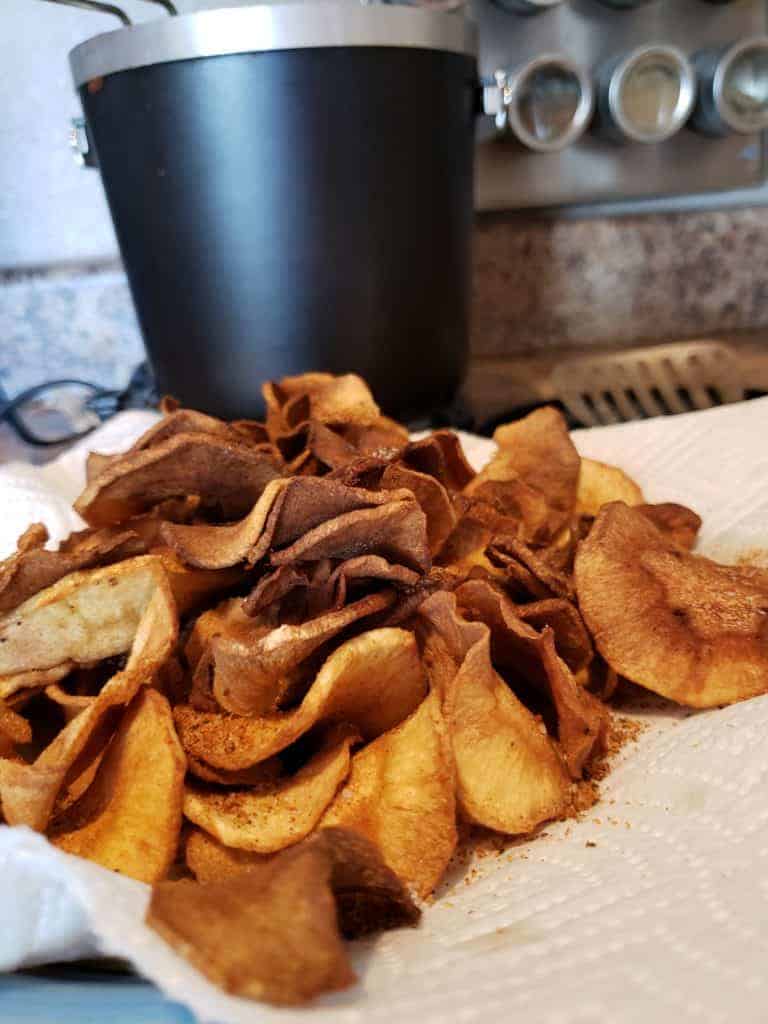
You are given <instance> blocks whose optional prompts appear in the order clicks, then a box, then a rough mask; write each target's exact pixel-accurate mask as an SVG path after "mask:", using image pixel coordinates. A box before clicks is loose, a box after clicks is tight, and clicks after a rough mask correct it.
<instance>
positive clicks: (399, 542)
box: [270, 491, 431, 572]
mask: <svg viewBox="0 0 768 1024" xmlns="http://www.w3.org/2000/svg"><path fill="white" fill-rule="evenodd" d="M385 493H387V494H389V495H390V496H391V498H392V500H391V501H389V502H387V504H385V505H381V506H380V507H379V508H370V509H360V510H359V511H357V512H348V513H346V515H341V516H337V517H336V518H335V519H331V520H329V521H328V522H326V523H323V524H322V525H321V526H317V527H315V529H314V530H310V531H309V532H308V533H305V534H304V536H303V537H301V538H300V539H299V540H297V541H295V542H294V543H293V544H291V545H290V547H287V548H283V550H282V551H274V552H272V554H271V555H270V562H271V563H272V565H289V564H290V563H291V562H310V561H316V560H318V559H320V558H340V559H346V558H353V557H354V556H355V555H359V554H362V553H366V554H375V555H380V556H382V557H383V558H385V559H387V561H389V562H396V563H398V564H400V565H405V566H406V567H407V568H410V569H416V570H417V571H420V572H426V571H427V570H428V569H429V567H430V564H431V559H430V555H429V545H428V543H427V520H426V516H425V515H424V513H423V512H422V510H421V507H420V506H419V504H418V502H417V501H416V500H415V499H414V497H413V495H412V494H411V493H410V492H409V491H389V492H385Z"/></svg>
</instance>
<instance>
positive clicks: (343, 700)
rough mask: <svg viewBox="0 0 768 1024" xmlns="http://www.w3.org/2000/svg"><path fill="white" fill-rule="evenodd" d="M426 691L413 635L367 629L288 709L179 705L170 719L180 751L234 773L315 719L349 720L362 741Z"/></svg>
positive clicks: (336, 654) (333, 658)
mask: <svg viewBox="0 0 768 1024" xmlns="http://www.w3.org/2000/svg"><path fill="white" fill-rule="evenodd" d="M425 690H426V680H425V677H424V670H423V668H422V665H421V659H420V658H419V651H418V647H417V646H416V641H415V639H414V636H413V634H412V633H409V632H407V631H406V630H403V629H373V630H370V631H369V632H367V633H363V634H362V635H360V636H357V637H354V638H353V639H352V640H347V641H346V643H343V644H342V645H341V646H340V647H339V648H337V649H336V650H335V651H334V652H333V654H331V655H330V656H329V657H328V658H327V659H326V661H325V662H324V664H323V667H322V668H321V669H320V671H319V673H318V674H317V677H316V678H315V681H314V683H313V684H312V686H311V688H310V690H309V692H308V693H307V695H306V696H305V698H304V700H303V701H302V702H301V704H300V705H299V706H298V707H297V708H296V709H295V710H293V711H287V712H283V713H281V714H275V715H265V716H262V717H258V716H251V717H244V716H240V715H230V714H223V713H216V712H205V711H197V710H195V708H193V707H190V706H188V705H180V706H179V707H177V708H176V709H175V711H174V716H175V720H176V728H177V729H178V732H179V737H180V739H181V743H182V746H183V747H184V749H185V750H186V751H188V752H189V753H190V754H191V755H192V756H193V757H196V758H198V759H199V760H201V761H205V762H206V763H208V764H211V765H213V766H214V767H216V768H225V769H227V770H229V771H237V770H239V769H242V768H248V767H250V766H251V765H253V764H257V763H258V762H259V761H263V760H265V759H266V758H268V757H271V756H272V755H273V754H277V753H279V752H280V751H281V750H285V748H286V747H288V746H289V745H290V744H291V743H293V742H294V741H295V740H297V739H298V738H299V737H300V736H302V735H303V734H304V733H305V732H308V731H309V729H311V728H312V727H313V726H314V725H317V724H318V723H320V722H348V723H350V724H351V725H354V726H355V728H356V729H357V730H358V731H359V732H360V735H361V736H362V737H363V739H365V740H369V739H372V738H374V737H375V736H378V735H380V734H381V733H382V732H386V731H387V729H391V728H392V727H393V726H395V725H397V724H398V723H399V722H401V721H402V720H403V719H404V718H406V717H407V715H409V714H410V713H411V711H413V709H414V708H415V707H416V706H417V705H418V704H419V703H420V702H421V700H422V698H423V696H424V693H425Z"/></svg>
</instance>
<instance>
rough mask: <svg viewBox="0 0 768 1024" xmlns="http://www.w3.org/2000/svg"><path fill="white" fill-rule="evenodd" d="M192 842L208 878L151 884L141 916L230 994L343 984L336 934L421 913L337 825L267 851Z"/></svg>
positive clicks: (308, 990) (299, 997)
mask: <svg viewBox="0 0 768 1024" xmlns="http://www.w3.org/2000/svg"><path fill="white" fill-rule="evenodd" d="M191 840H192V842H191V845H192V850H191V857H190V850H189V847H188V850H187V857H188V859H190V860H191V862H192V863H193V864H194V863H195V862H197V863H198V865H200V866H201V870H200V873H201V874H202V875H206V876H207V877H208V878H209V879H210V880H209V881H207V882H206V883H204V884H203V883H201V882H191V881H186V880H185V881H182V882H163V883H161V884H160V885H157V886H155V888H154V890H153V893H152V899H151V902H150V905H149V910H148V912H147V923H148V924H149V925H150V926H151V927H153V928H154V929H155V930H156V931H157V932H158V933H159V934H160V935H162V936H163V938H164V939H165V940H166V941H167V942H168V943H169V944H170V945H171V946H172V947H173V948H174V949H175V950H176V951H177V952H178V953H180V954H181V955H182V956H184V957H185V958H186V959H187V960H189V961H190V962H191V963H192V964H194V965H195V966H196V967H197V968H198V969H199V970H201V971H202V972H203V973H204V974H205V975H206V976H207V977H208V978H210V979H211V980H212V981H214V982H215V983H216V984H217V985H220V986H221V987H222V988H224V989H226V990H227V991H229V992H233V993H234V994H236V995H242V996H246V997H248V998H251V999H264V1000H267V1001H268V1002H272V1003H277V1004H284V1005H286V1004H287V1005H290V1004H295V1003H301V1002H305V1001H307V1000H309V999H312V998H313V997H314V996H316V995H319V994H320V993H321V992H329V991H333V990H334V989H339V988H345V987H346V986H347V985H350V984H352V983H353V981H354V980H355V976H354V973H353V972H352V968H351V966H350V964H349V961H348V960H347V956H346V952H345V949H344V946H343V943H342V941H341V934H343V935H345V936H346V937H347V938H355V937H357V936H360V935H365V934H367V933H368V932H371V931H379V930H381V929H384V928H396V927H400V926H402V925H414V924H416V923H417V922H418V920H419V917H420V913H419V910H418V908H417V907H416V906H415V905H414V903H413V901H412V900H411V898H410V897H409V895H408V893H407V892H406V890H405V888H404V886H403V884H402V883H401V882H400V880H399V879H398V878H397V876H396V875H395V874H394V873H393V872H392V871H391V870H390V869H389V868H387V866H386V865H385V864H384V863H383V861H382V859H381V856H380V854H379V852H378V851H377V850H376V848H375V847H374V846H373V845H372V844H371V843H369V842H368V841H367V840H366V839H364V838H363V837H361V836H358V835H353V834H352V833H350V832H348V831H346V830H345V829H340V828H327V829H321V830H320V831H319V832H318V833H317V834H316V835H314V836H312V837H311V838H309V839H307V840H305V841H304V842H303V843H300V844H299V845H298V846H296V847H294V848H292V849H289V850H285V851H284V852H282V853H280V854H278V855H276V856H274V857H271V858H268V859H256V858H255V857H254V856H253V855H249V856H248V858H247V859H246V858H245V857H242V856H241V857H240V858H239V859H236V858H235V857H233V856H230V855H228V854H227V853H225V852H224V850H223V849H220V850H219V851H218V852H216V851H214V852H213V855H212V854H211V852H210V851H209V850H208V849H206V848H205V842H204V841H203V843H201V842H200V841H195V838H194V835H193V837H191ZM217 871H220V872H221V874H222V875H223V876H224V877H223V879H222V880H217V879H216V872H217ZM340 933H341V934H340Z"/></svg>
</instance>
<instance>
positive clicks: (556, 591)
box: [486, 536, 574, 601]
mask: <svg viewBox="0 0 768 1024" xmlns="http://www.w3.org/2000/svg"><path fill="white" fill-rule="evenodd" d="M486 555H487V557H488V560H489V561H490V562H491V563H492V564H493V565H494V566H497V567H498V568H500V569H503V570H504V572H505V573H506V576H507V582H508V585H509V589H510V590H511V591H512V592H513V593H515V594H518V593H519V594H521V596H523V597H526V598H528V599H530V598H535V599H536V600H540V601H541V600H544V599H546V598H550V597H560V598H565V599H566V600H572V599H573V596H574V594H573V584H572V583H571V580H570V577H569V576H568V575H567V574H566V573H564V572H560V570H558V569H555V568H553V566H552V565H550V563H549V562H548V561H547V560H546V558H544V557H543V555H541V554H540V553H539V552H538V551H534V550H533V548H530V547H528V545H527V544H524V543H523V542H522V541H521V540H518V539H517V538H516V537H512V536H501V537H495V538H494V539H493V541H492V543H491V544H490V545H489V546H488V548H487V551H486Z"/></svg>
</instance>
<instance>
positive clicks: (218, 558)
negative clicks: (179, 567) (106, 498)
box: [162, 477, 426, 569]
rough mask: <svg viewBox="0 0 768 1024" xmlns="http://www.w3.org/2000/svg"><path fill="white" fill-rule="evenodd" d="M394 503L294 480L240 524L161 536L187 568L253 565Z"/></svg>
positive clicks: (172, 527)
mask: <svg viewBox="0 0 768 1024" xmlns="http://www.w3.org/2000/svg"><path fill="white" fill-rule="evenodd" d="M394 500H397V496H396V495H393V494H389V493H376V492H374V491H366V490H363V489H361V488H356V487H347V486H346V485H344V484H342V483H340V482H339V481H337V480H331V479H328V478H325V477H320V478H317V477H293V478H291V479H281V480H274V481H272V482H271V483H270V484H268V485H267V487H266V488H265V490H264V493H263V494H262V495H261V497H260V498H259V500H258V501H257V502H256V504H255V505H254V506H253V508H252V509H251V511H250V512H249V513H248V515H247V516H246V517H245V518H244V519H241V520H240V521H239V522H237V523H232V524H231V525H229V526H207V525H199V526H198V525H190V526H181V525H176V524H171V523H168V524H166V525H165V526H164V527H163V530H162V535H163V537H164V539H165V541H166V543H167V544H169V545H170V546H171V547H172V548H173V549H174V550H175V551H176V552H177V553H178V555H179V556H180V557H181V558H182V559H183V560H184V561H185V562H187V563H188V564H190V565H197V566H200V567H203V568H208V569H220V568H223V567H225V566H231V565H237V563H238V562H243V561H246V562H249V563H251V564H253V563H255V562H257V561H258V560H259V559H261V558H263V557H264V556H265V555H266V554H267V552H268V551H269V550H270V549H275V548H281V547H285V546H286V545H290V544H291V542H293V541H296V540H297V539H298V538H302V537H303V536H304V535H305V534H307V533H308V532H309V531H312V530H314V529H315V528H316V527H319V526H322V525H323V524H325V523H328V522H333V521H334V520H336V519H338V518H339V517H340V516H343V515H344V514H346V513H349V512H353V511H356V510H359V509H371V508H377V507H378V506H380V505H386V504H389V503H390V502H392V501H394ZM424 543H426V538H425V541H424ZM354 553H355V554H361V553H362V552H360V551H356V552H354ZM318 557H321V556H318Z"/></svg>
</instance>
